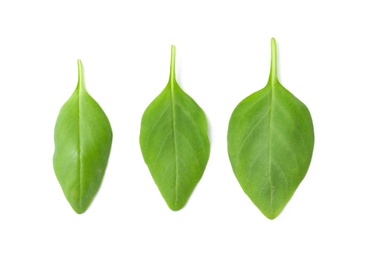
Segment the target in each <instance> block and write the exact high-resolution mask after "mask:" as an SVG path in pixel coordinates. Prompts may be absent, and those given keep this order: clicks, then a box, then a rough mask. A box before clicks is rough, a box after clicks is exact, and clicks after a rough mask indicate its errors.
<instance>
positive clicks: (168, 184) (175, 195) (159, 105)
mask: <svg viewBox="0 0 368 260" xmlns="http://www.w3.org/2000/svg"><path fill="white" fill-rule="evenodd" d="M140 146H141V150H142V154H143V158H144V161H145V162H146V164H147V166H148V168H149V170H150V172H151V175H152V177H153V179H154V181H155V183H156V185H157V186H158V188H159V190H160V192H161V194H162V196H163V198H164V199H165V201H166V203H167V205H168V206H169V207H170V209H172V210H179V209H181V208H182V207H184V205H185V204H186V202H187V200H188V198H189V196H190V195H191V193H192V191H193V190H194V188H195V186H196V185H197V183H198V182H199V180H200V179H201V177H202V175H203V172H204V170H205V168H206V164H207V161H208V158H209V154H210V143H209V139H208V130H207V119H206V116H205V114H204V112H203V110H202V109H201V108H200V107H199V106H198V105H197V103H196V102H195V101H194V100H193V99H192V98H191V97H190V96H188V95H187V94H186V93H185V92H184V91H183V90H182V89H181V88H180V87H179V85H178V83H177V82H176V78H175V46H172V48H171V66H170V77H169V82H168V84H167V86H166V87H165V88H164V90H163V91H162V92H161V94H160V95H159V96H157V97H156V99H155V100H153V102H152V103H151V104H150V105H149V106H148V107H147V109H146V110H145V112H144V114H143V117H142V123H141V132H140Z"/></svg>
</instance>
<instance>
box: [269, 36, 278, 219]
mask: <svg viewBox="0 0 368 260" xmlns="http://www.w3.org/2000/svg"><path fill="white" fill-rule="evenodd" d="M276 58H277V57H276V41H275V39H274V38H272V40H271V70H270V76H269V80H268V84H267V86H270V88H271V89H270V111H269V126H268V170H267V181H268V185H269V186H270V207H271V212H273V204H272V203H273V192H274V188H273V186H272V180H271V131H272V105H273V98H274V94H273V92H274V88H275V86H276V84H277V81H278V80H277V60H276Z"/></svg>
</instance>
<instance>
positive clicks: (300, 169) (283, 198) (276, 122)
mask: <svg viewBox="0 0 368 260" xmlns="http://www.w3.org/2000/svg"><path fill="white" fill-rule="evenodd" d="M271 47H272V48H271V49H272V54H271V57H272V58H271V72H270V76H269V80H268V83H267V85H266V87H264V88H263V89H261V90H259V91H257V92H255V93H253V94H252V95H250V96H248V97H247V98H245V99H244V100H243V101H241V102H240V103H239V105H238V106H237V107H236V108H235V110H234V111H233V113H232V115H231V118H230V123H229V129H228V153H229V158H230V161H231V165H232V168H233V171H234V173H235V176H236V178H237V179H238V181H239V183H240V185H241V187H242V188H243V190H244V192H245V193H246V194H247V195H248V196H249V198H250V199H251V200H252V201H253V203H254V204H255V205H256V206H257V207H258V208H259V210H260V211H261V212H262V213H263V214H264V215H265V216H266V217H267V218H269V219H274V218H276V217H277V216H278V215H279V214H280V212H281V211H282V209H283V208H284V207H285V205H286V203H287V202H288V201H289V200H290V198H291V197H292V195H293V193H294V192H295V190H296V189H297V187H298V186H299V184H300V182H301V181H302V180H303V178H304V176H305V175H306V173H307V170H308V167H309V164H310V161H311V158H312V152H313V146H314V133H313V123H312V118H311V115H310V113H309V111H308V108H307V107H306V106H305V105H304V104H303V103H302V102H301V101H299V100H298V99H297V98H296V97H295V96H294V95H293V94H291V93H290V92H289V91H288V90H287V89H285V88H284V87H283V86H282V85H281V84H280V83H279V81H278V79H277V73H276V43H275V40H274V39H272V40H271Z"/></svg>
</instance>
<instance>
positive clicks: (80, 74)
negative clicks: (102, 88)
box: [78, 60, 84, 86]
mask: <svg viewBox="0 0 368 260" xmlns="http://www.w3.org/2000/svg"><path fill="white" fill-rule="evenodd" d="M83 84H84V74H83V64H82V61H81V60H78V86H83Z"/></svg>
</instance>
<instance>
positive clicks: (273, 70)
mask: <svg viewBox="0 0 368 260" xmlns="http://www.w3.org/2000/svg"><path fill="white" fill-rule="evenodd" d="M268 81H269V82H271V83H272V84H275V83H276V82H277V81H278V79H277V49H276V40H275V38H272V39H271V70H270V77H269V79H268Z"/></svg>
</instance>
